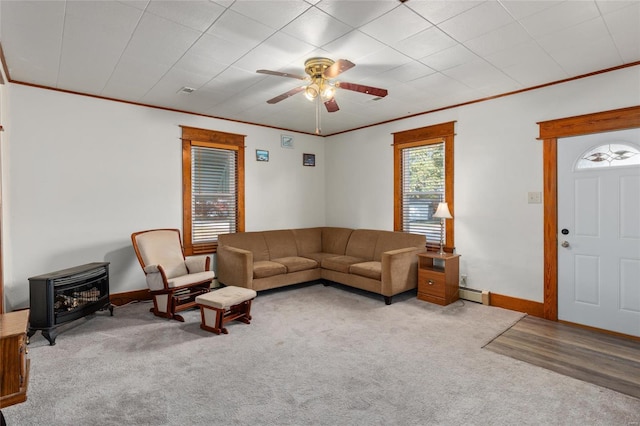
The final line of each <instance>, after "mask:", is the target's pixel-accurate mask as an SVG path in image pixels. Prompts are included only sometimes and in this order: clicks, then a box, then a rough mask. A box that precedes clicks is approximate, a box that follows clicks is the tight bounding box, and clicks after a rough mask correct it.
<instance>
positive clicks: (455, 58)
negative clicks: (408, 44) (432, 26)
mask: <svg viewBox="0 0 640 426" xmlns="http://www.w3.org/2000/svg"><path fill="white" fill-rule="evenodd" d="M476 59H478V55H476V54H475V53H473V52H472V51H470V50H469V49H467V48H466V47H465V46H464V45H462V44H457V45H455V46H453V47H450V48H448V49H445V50H443V51H440V52H438V53H434V54H433V55H430V56H426V57H424V58H421V59H420V62H422V63H423V64H425V65H427V66H429V67H431V68H433V69H434V70H437V71H442V70H446V69H449V68H453V67H457V66H459V65H462V64H466V63H467V62H472V61H475V60H476Z"/></svg>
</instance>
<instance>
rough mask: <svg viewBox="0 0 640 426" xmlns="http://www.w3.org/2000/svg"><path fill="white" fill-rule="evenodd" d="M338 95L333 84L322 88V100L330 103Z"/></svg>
mask: <svg viewBox="0 0 640 426" xmlns="http://www.w3.org/2000/svg"><path fill="white" fill-rule="evenodd" d="M335 94H336V88H335V87H333V86H332V85H331V84H329V83H327V84H325V85H324V86H323V87H322V99H324V100H325V101H329V100H331V99H333V96H334V95H335Z"/></svg>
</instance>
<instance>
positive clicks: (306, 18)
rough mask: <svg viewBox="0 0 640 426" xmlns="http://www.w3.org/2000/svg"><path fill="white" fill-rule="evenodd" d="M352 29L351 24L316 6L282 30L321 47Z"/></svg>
mask: <svg viewBox="0 0 640 426" xmlns="http://www.w3.org/2000/svg"><path fill="white" fill-rule="evenodd" d="M351 30H352V28H351V27H350V26H349V25H347V24H344V23H342V22H340V21H338V20H337V19H335V18H333V17H332V16H330V15H327V14H326V13H325V12H323V11H321V10H319V9H316V8H315V7H314V8H311V9H309V10H307V11H306V12H304V13H303V14H302V15H300V16H298V17H297V18H296V19H295V20H293V21H291V22H290V23H289V24H287V26H285V27H284V28H283V29H282V32H284V33H286V34H289V35H290V36H292V37H295V38H297V39H299V40H302V41H305V42H307V43H309V44H311V45H313V46H316V47H320V46H323V45H325V44H327V43H329V42H331V41H333V40H336V39H338V38H340V37H341V36H343V35H345V34H346V33H348V32H349V31H351Z"/></svg>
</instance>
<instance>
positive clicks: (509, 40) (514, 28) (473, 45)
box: [464, 22, 532, 56]
mask: <svg viewBox="0 0 640 426" xmlns="http://www.w3.org/2000/svg"><path fill="white" fill-rule="evenodd" d="M531 40H532V38H531V36H529V34H527V32H526V31H525V30H524V28H522V26H521V25H520V24H519V23H517V22H513V23H511V24H508V25H505V26H504V27H501V28H498V29H497V30H494V31H491V32H489V33H486V34H483V35H481V36H479V37H476V38H473V39H471V40H468V41H466V42H465V43H464V45H465V46H467V47H468V48H469V49H470V50H472V51H473V52H474V53H476V54H478V55H481V56H484V55H490V54H492V53H495V52H499V51H500V50H504V49H507V48H510V47H512V46H516V45H518V44H522V43H526V42H528V41H531Z"/></svg>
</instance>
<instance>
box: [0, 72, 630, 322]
mask: <svg viewBox="0 0 640 426" xmlns="http://www.w3.org/2000/svg"><path fill="white" fill-rule="evenodd" d="M390 96H393V93H391V94H390ZM381 102H384V101H381ZM638 104H640V67H633V68H629V69H623V70H619V71H615V72H611V73H608V74H601V75H597V76H593V77H590V78H586V79H581V80H577V81H572V82H569V83H565V84H562V85H555V86H551V87H547V88H543V89H539V90H536V91H530V92H525V93H521V94H518V95H512V96H509V97H504V98H499V99H495V100H492V101H486V102H481V103H477V104H472V105H468V106H464V107H459V108H455V109H450V110H446V111H441V112H438V113H433V114H426V115H423V116H419V117H413V118H411V119H406V120H401V121H397V122H393V123H389V124H385V125H381V126H376V127H371V128H366V129H362V130H359V131H355V132H349V133H345V134H341V135H336V136H333V137H328V138H318V137H314V136H310V135H302V134H295V133H290V132H288V134H292V135H293V136H294V137H295V149H293V150H288V149H283V148H280V135H281V133H283V132H281V131H279V130H275V129H269V128H265V127H259V126H250V125H245V124H240V123H234V122H229V121H223V120H215V119H208V118H204V117H198V116H192V115H188V114H179V113H174V112H168V111H162V110H157V109H151V108H145V107H139V106H133V105H128V104H125V103H119V102H111V101H106V100H100V99H95V98H90V97H84V96H75V95H70V94H65V93H60V92H55V91H49V90H43V89H37V88H31V87H27V86H21V85H14V84H9V85H6V87H5V90H4V91H3V106H4V108H3V110H2V114H3V120H4V122H3V123H2V124H3V125H4V127H5V129H6V131H5V132H4V134H3V135H2V136H3V147H2V148H3V153H2V154H3V163H4V170H3V186H4V193H3V196H4V197H3V198H4V200H3V201H4V220H3V222H4V223H3V225H4V231H5V233H4V241H3V243H4V273H5V276H4V279H5V292H6V296H7V304H6V309H7V310H11V309H12V308H17V307H22V306H26V305H28V280H27V279H28V277H30V276H34V275H38V274H41V273H45V272H49V271H53V270H57V269H62V268H66V267H70V266H75V265H78V264H82V263H86V262H92V261H109V262H111V270H112V280H111V292H112V293H121V292H125V291H131V290H137V289H143V288H146V285H145V284H144V277H143V274H142V272H141V270H140V269H139V266H138V264H137V262H136V259H135V256H134V254H133V250H132V248H131V242H130V239H129V238H130V234H131V233H132V232H134V231H137V230H141V229H147V228H152V227H160V226H162V227H165V226H166V227H178V228H181V227H182V217H181V196H182V190H181V153H180V139H179V138H180V128H179V125H188V126H194V127H201V128H207V129H213V130H220V131H225V132H232V133H240V134H245V135H247V138H246V145H247V148H246V210H247V216H246V229H247V230H248V231H252V230H262V229H278V228H293V227H307V226H319V225H325V224H326V225H334V226H347V227H358V228H377V229H392V227H393V149H392V147H391V143H392V142H393V138H392V135H391V133H393V132H398V131H403V130H408V129H414V128H418V127H424V126H428V125H431V124H437V123H442V122H447V121H454V120H455V121H456V137H455V213H454V214H455V217H456V222H455V223H456V230H455V231H456V234H455V235H456V247H457V251H458V252H459V253H460V254H462V258H461V269H462V273H466V274H467V275H468V285H469V286H470V287H472V288H483V289H487V290H490V291H492V292H495V293H500V294H505V295H509V296H513V297H519V298H524V299H529V300H534V301H539V302H540V301H542V297H543V282H542V281H543V270H542V269H543V257H542V256H543V248H542V243H543V241H542V219H543V218H542V204H527V192H529V191H538V192H540V191H542V146H541V142H539V141H537V140H536V137H537V132H538V130H537V129H538V127H537V124H536V122H538V121H544V120H549V119H554V118H562V117H567V116H572V115H578V114H586V113H592V112H597V111H604V110H609V109H615V108H621V107H626V106H632V105H638ZM256 148H260V149H267V150H269V151H270V161H269V162H268V163H259V162H256V161H255V149H256ZM303 152H308V153H315V154H316V164H317V166H316V167H303V166H302V153H303Z"/></svg>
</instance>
